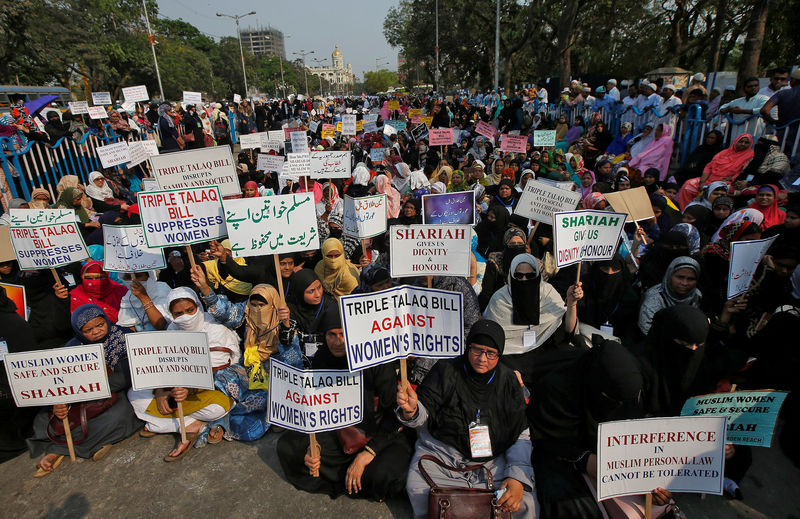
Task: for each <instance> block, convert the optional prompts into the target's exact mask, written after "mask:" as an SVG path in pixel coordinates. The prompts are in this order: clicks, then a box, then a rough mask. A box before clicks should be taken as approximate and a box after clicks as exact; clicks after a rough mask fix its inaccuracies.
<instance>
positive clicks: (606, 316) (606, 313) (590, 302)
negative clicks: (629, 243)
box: [578, 254, 638, 337]
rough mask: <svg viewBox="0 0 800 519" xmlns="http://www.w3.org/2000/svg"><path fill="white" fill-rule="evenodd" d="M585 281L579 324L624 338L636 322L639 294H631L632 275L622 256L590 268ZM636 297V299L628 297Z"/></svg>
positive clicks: (580, 304)
mask: <svg viewBox="0 0 800 519" xmlns="http://www.w3.org/2000/svg"><path fill="white" fill-rule="evenodd" d="M588 267H589V268H588V269H587V270H588V272H586V274H585V277H583V278H582V281H583V299H581V300H580V301H579V302H578V320H579V321H580V322H581V324H587V325H589V326H593V327H594V328H597V329H598V330H601V331H603V332H605V333H608V334H609V335H613V336H615V337H623V333H624V332H625V330H626V329H627V328H629V327H628V326H627V324H628V323H630V322H631V319H636V310H637V308H636V307H637V303H638V294H631V293H630V292H631V290H630V287H631V284H632V280H631V279H630V277H631V276H630V275H629V271H628V268H627V266H626V265H625V260H624V259H623V258H622V256H620V255H619V254H617V255H615V256H614V257H613V258H611V259H610V260H608V261H595V262H592V263H591V264H590V265H588ZM626 296H632V297H626Z"/></svg>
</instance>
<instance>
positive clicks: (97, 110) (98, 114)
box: [86, 106, 108, 120]
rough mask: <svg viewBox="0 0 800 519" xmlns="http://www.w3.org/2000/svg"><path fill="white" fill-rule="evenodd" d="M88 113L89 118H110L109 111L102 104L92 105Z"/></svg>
mask: <svg viewBox="0 0 800 519" xmlns="http://www.w3.org/2000/svg"><path fill="white" fill-rule="evenodd" d="M86 113H88V114H89V119H94V120H97V119H108V113H107V112H106V109H105V108H103V107H102V106H90V107H89V109H88V110H87V111H86Z"/></svg>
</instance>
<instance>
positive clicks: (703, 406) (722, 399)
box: [681, 389, 788, 447]
mask: <svg viewBox="0 0 800 519" xmlns="http://www.w3.org/2000/svg"><path fill="white" fill-rule="evenodd" d="M787 394H788V393H786V392H785V391H773V390H771V389H767V390H762V391H734V392H731V393H714V394H711V395H702V396H693V397H692V398H689V399H688V400H686V403H685V404H683V409H681V416H724V417H727V418H728V432H727V443H730V444H733V445H752V446H755V447H769V446H770V444H771V443H772V433H773V431H774V430H775V422H776V421H777V420H778V413H779V412H780V410H781V406H782V405H783V401H784V399H786V395H787Z"/></svg>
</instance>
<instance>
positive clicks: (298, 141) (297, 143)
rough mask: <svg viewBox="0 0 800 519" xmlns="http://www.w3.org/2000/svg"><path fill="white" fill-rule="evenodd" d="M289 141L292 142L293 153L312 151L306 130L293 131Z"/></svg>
mask: <svg viewBox="0 0 800 519" xmlns="http://www.w3.org/2000/svg"><path fill="white" fill-rule="evenodd" d="M289 140H290V141H291V142H292V152H293V153H308V152H309V151H310V150H309V149H308V139H307V138H306V132H305V130H296V131H293V132H292V133H290V134H289Z"/></svg>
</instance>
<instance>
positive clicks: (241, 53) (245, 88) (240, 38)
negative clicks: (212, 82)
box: [217, 11, 256, 97]
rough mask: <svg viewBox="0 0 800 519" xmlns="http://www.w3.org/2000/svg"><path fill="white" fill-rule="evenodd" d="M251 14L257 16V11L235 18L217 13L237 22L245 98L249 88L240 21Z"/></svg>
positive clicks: (235, 16) (237, 15) (234, 16)
mask: <svg viewBox="0 0 800 519" xmlns="http://www.w3.org/2000/svg"><path fill="white" fill-rule="evenodd" d="M251 14H256V12H255V11H250V12H249V13H247V14H241V15H239V14H235V15H233V16H231V15H229V14H222V13H217V16H224V17H226V18H230V19H231V20H234V21H236V37H237V38H239V55H240V56H241V57H242V77H243V78H244V96H245V97H247V96H248V93H247V92H248V88H247V72H246V71H245V69H244V50H243V49H242V33H241V32H240V31H239V20H240V19H242V18H244V17H245V16H250V15H251Z"/></svg>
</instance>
